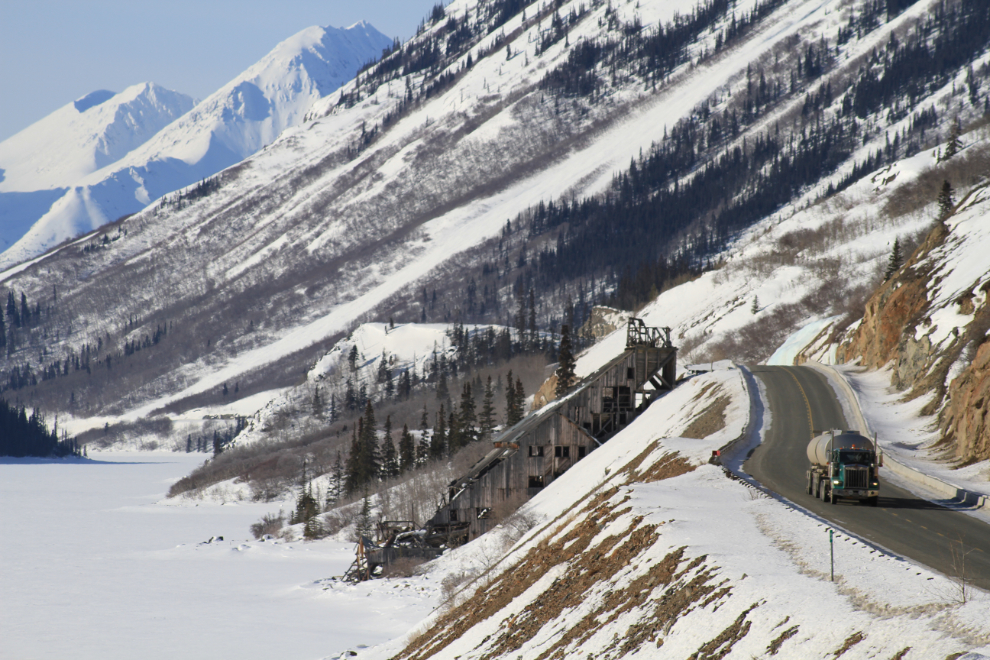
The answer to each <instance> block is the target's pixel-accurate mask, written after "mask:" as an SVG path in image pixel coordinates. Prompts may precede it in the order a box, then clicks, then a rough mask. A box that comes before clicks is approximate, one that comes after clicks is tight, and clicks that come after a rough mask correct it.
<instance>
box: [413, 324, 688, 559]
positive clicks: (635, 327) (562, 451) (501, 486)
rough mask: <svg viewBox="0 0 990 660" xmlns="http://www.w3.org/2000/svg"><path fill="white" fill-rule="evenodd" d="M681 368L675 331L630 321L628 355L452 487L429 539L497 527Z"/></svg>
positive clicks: (500, 441)
mask: <svg viewBox="0 0 990 660" xmlns="http://www.w3.org/2000/svg"><path fill="white" fill-rule="evenodd" d="M676 366H677V349H676V348H675V347H674V346H673V345H671V342H670V328H663V329H661V328H651V327H647V326H646V325H645V324H644V323H643V321H642V320H641V319H637V318H631V319H629V325H628V330H627V334H626V350H625V351H624V352H623V353H622V355H620V356H619V357H617V358H616V359H614V360H612V361H611V362H610V363H608V364H607V365H605V366H604V367H602V368H601V369H599V370H598V371H597V372H596V373H595V374H593V375H591V376H589V377H588V378H585V379H584V380H583V381H581V382H580V383H579V384H578V385H577V386H576V387H575V388H574V389H573V391H571V392H570V393H569V394H567V395H566V396H565V397H563V398H562V399H560V400H558V401H552V402H550V403H549V404H547V405H546V406H545V407H544V408H542V409H541V410H539V411H537V412H535V413H533V414H531V415H529V416H527V417H526V418H525V419H523V420H522V421H521V422H519V423H518V424H516V425H515V426H513V427H511V428H509V429H506V430H505V431H503V432H502V433H501V434H500V435H499V436H498V437H497V438H496V439H495V441H494V443H493V444H494V446H493V448H492V450H491V451H490V452H489V453H488V454H487V455H485V456H484V458H482V459H481V460H480V461H478V462H477V463H475V465H474V466H473V467H472V468H471V470H470V471H469V472H468V473H467V474H465V475H464V476H463V477H461V478H460V479H456V480H454V481H453V482H451V483H450V486H449V488H448V492H447V494H446V498H445V502H444V504H443V505H442V506H441V507H440V509H439V510H438V511H437V513H436V514H435V515H434V516H433V518H432V519H430V521H429V522H428V523H427V524H426V530H427V539H428V540H429V541H430V542H431V543H433V544H436V545H440V544H443V543H454V544H456V543H462V542H465V541H468V540H470V539H473V538H475V537H477V536H478V535H480V534H484V533H485V532H486V531H488V529H489V528H490V527H493V526H494V525H495V524H496V520H495V516H494V515H493V510H496V509H497V507H498V506H499V504H501V503H503V502H512V503H514V504H515V505H518V504H520V503H521V502H522V501H525V500H528V499H529V498H530V497H532V496H534V495H535V494H536V493H538V492H539V491H540V490H541V489H542V488H545V487H546V486H547V485H548V484H549V483H550V482H552V481H553V480H554V479H556V478H557V477H559V476H560V475H561V474H563V473H564V472H565V471H566V470H567V469H568V468H569V467H570V466H571V465H573V464H574V463H576V462H577V461H579V460H581V459H583V458H584V457H585V456H587V455H588V454H589V453H590V452H592V451H593V450H594V449H595V448H596V447H598V446H600V445H601V444H602V443H603V442H605V441H606V440H608V438H610V437H611V436H612V435H614V434H615V433H617V432H618V431H619V430H621V429H622V428H623V427H624V426H626V425H628V424H629V423H630V422H631V421H632V420H633V418H635V417H636V416H637V415H638V414H639V413H640V412H642V411H643V410H644V409H645V408H646V407H647V406H648V405H649V404H650V403H651V402H652V401H653V399H654V398H655V397H656V396H657V395H658V394H659V393H661V392H664V391H667V390H670V389H673V387H674V381H675V378H676V376H675V373H676Z"/></svg>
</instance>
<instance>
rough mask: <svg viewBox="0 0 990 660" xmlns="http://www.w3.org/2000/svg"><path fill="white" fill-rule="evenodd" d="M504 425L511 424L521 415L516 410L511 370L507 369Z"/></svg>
mask: <svg viewBox="0 0 990 660" xmlns="http://www.w3.org/2000/svg"><path fill="white" fill-rule="evenodd" d="M505 382H506V387H505V426H506V428H508V427H510V426H513V425H515V424H516V422H518V421H519V420H520V419H522V417H520V416H519V415H518V413H517V411H516V385H515V382H513V380H512V370H511V369H509V376H508V378H506V380H505Z"/></svg>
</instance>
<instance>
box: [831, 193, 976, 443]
mask: <svg viewBox="0 0 990 660" xmlns="http://www.w3.org/2000/svg"><path fill="white" fill-rule="evenodd" d="M980 197H982V195H979V194H977V195H973V198H975V199H976V201H975V202H974V203H972V204H970V205H966V204H960V207H966V206H968V208H957V209H956V217H952V218H949V220H948V221H946V223H944V224H943V223H938V224H936V226H935V227H934V228H933V229H932V231H931V232H930V233H929V235H928V236H927V238H926V239H925V241H924V243H923V244H922V245H921V246H919V248H918V249H917V250H916V251H915V253H914V254H913V255H912V256H911V258H910V259H909V260H908V262H907V263H906V264H905V265H904V267H903V268H901V270H900V271H899V272H898V273H896V275H895V276H894V277H892V278H891V279H890V280H888V281H887V282H884V283H883V284H882V285H881V286H880V287H879V288H878V289H877V291H876V292H875V293H874V294H873V296H872V297H871V298H870V300H869V302H868V303H867V305H866V311H865V314H864V315H863V320H862V322H861V323H860V324H859V326H858V327H857V328H856V329H855V330H854V331H853V332H852V334H851V336H850V337H849V338H848V339H847V340H846V341H845V342H844V343H843V344H842V345H841V346H839V348H838V350H837V351H836V357H837V358H838V359H839V361H842V362H850V361H853V360H856V359H857V358H858V359H860V360H861V363H862V364H863V365H864V366H866V367H867V368H870V369H877V368H881V367H883V366H884V365H887V364H889V363H891V362H892V363H893V364H892V366H893V373H892V375H891V385H893V386H894V387H896V388H898V389H900V390H907V392H906V395H905V396H906V397H907V398H915V397H918V396H922V395H931V400H930V402H929V403H928V404H927V405H926V406H925V408H924V409H923V411H922V412H923V413H924V414H928V415H933V414H938V422H939V428H940V431H941V435H942V438H941V440H940V443H939V444H940V445H942V446H943V447H945V448H946V449H947V450H949V451H952V453H954V455H955V457H956V458H957V459H959V460H960V461H961V462H962V463H972V462H977V461H980V460H984V459H988V458H990V426H988V424H987V407H988V405H990V341H988V336H987V331H988V329H990V304H987V302H988V298H990V259H988V258H987V257H986V256H981V255H980V250H981V248H980V247H979V245H978V241H977V240H976V239H975V237H976V236H977V235H979V232H974V227H980V226H981V224H982V225H983V226H985V223H986V221H987V215H986V213H987V209H986V207H987V204H986V202H982V203H981V200H980ZM983 251H984V252H985V248H983ZM974 278H975V279H974Z"/></svg>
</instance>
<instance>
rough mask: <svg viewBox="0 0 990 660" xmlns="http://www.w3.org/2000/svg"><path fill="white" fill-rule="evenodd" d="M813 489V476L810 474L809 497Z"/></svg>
mask: <svg viewBox="0 0 990 660" xmlns="http://www.w3.org/2000/svg"><path fill="white" fill-rule="evenodd" d="M812 488H813V480H812V478H811V475H810V474H809V475H808V495H811V491H812Z"/></svg>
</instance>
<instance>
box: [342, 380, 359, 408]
mask: <svg viewBox="0 0 990 660" xmlns="http://www.w3.org/2000/svg"><path fill="white" fill-rule="evenodd" d="M344 387H345V389H344V407H345V408H347V409H348V410H356V409H357V394H355V392H354V382H353V381H351V379H350V378H348V379H347V383H346V385H345V386H344Z"/></svg>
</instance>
